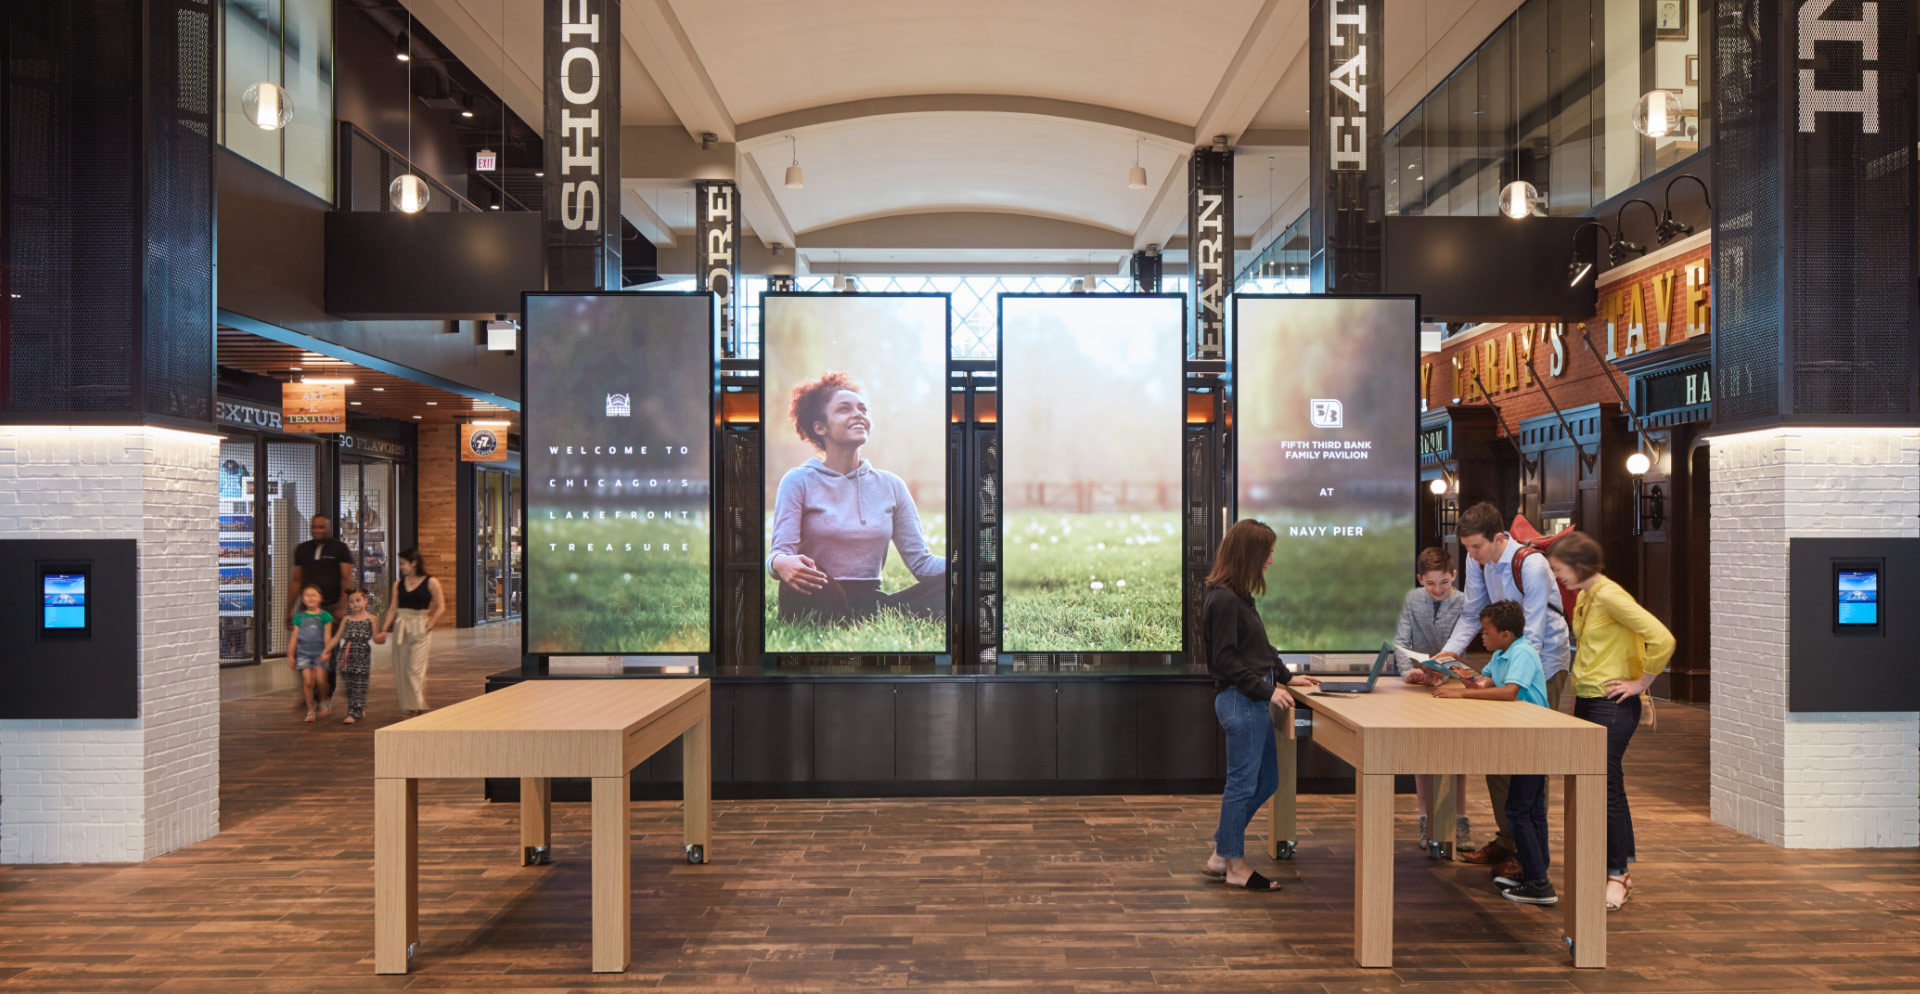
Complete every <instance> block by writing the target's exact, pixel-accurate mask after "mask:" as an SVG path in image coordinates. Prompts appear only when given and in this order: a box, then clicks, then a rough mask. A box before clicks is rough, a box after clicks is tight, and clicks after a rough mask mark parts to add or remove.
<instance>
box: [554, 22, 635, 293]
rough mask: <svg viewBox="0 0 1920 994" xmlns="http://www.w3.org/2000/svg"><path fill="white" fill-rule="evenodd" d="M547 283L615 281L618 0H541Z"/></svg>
mask: <svg viewBox="0 0 1920 994" xmlns="http://www.w3.org/2000/svg"><path fill="white" fill-rule="evenodd" d="M543 64H544V66H545V70H544V76H543V79H544V80H545V81H546V98H547V99H546V122H545V127H544V129H543V133H544V135H545V138H546V167H547V168H546V173H547V176H546V219H545V223H544V225H543V227H544V228H545V231H546V245H547V286H548V288H549V289H553V290H601V289H609V288H611V289H616V290H617V289H619V288H620V286H621V279H620V242H619V240H618V239H619V236H620V4H619V2H618V0H546V56H545V60H544V63H543Z"/></svg>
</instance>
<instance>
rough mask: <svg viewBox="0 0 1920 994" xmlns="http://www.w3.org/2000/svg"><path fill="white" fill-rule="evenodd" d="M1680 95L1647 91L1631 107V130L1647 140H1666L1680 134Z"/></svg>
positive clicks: (1670, 92) (1661, 91)
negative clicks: (1644, 136)
mask: <svg viewBox="0 0 1920 994" xmlns="http://www.w3.org/2000/svg"><path fill="white" fill-rule="evenodd" d="M1680 113H1681V108H1680V95H1679V94H1677V93H1675V92H1673V91H1672V90H1648V91H1647V92H1646V94H1645V95H1644V96H1642V97H1641V98H1640V101H1639V102H1638V103H1636V104H1634V105H1633V130H1635V131H1638V132H1640V133H1641V134H1643V135H1646V136H1647V137H1648V138H1668V137H1671V136H1673V135H1677V134H1679V133H1680V128H1681V124H1682V122H1681V120H1680Z"/></svg>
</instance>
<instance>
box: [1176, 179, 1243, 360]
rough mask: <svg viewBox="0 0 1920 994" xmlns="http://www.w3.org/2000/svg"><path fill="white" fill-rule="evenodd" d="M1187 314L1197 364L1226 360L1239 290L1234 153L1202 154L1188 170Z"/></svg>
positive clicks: (1190, 345) (1190, 351)
mask: <svg viewBox="0 0 1920 994" xmlns="http://www.w3.org/2000/svg"><path fill="white" fill-rule="evenodd" d="M1187 287H1188V290H1187V309H1188V310H1189V311H1191V312H1192V313H1193V339H1192V341H1190V342H1188V343H1187V354H1188V355H1189V356H1191V357H1193V358H1195V359H1224V358H1226V355H1227V351H1226V343H1227V296H1228V294H1229V293H1230V292H1231V291H1232V289H1233V153H1232V152H1231V151H1224V150H1221V149H1213V148H1203V149H1196V150H1195V151H1194V153H1193V159H1192V161H1191V162H1190V163H1189V165H1188V167H1187Z"/></svg>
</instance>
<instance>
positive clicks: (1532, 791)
mask: <svg viewBox="0 0 1920 994" xmlns="http://www.w3.org/2000/svg"><path fill="white" fill-rule="evenodd" d="M1506 815H1507V824H1508V825H1509V826H1511V827H1512V828H1513V849H1514V853H1515V854H1516V855H1518V856H1519V857H1520V882H1521V883H1528V884H1532V883H1539V882H1540V881H1542V880H1545V879H1547V861H1548V859H1549V857H1548V855H1547V778H1546V777H1545V776H1544V775H1542V774H1538V773H1526V774H1521V773H1516V774H1514V775H1513V776H1511V777H1508V778H1507V811H1506Z"/></svg>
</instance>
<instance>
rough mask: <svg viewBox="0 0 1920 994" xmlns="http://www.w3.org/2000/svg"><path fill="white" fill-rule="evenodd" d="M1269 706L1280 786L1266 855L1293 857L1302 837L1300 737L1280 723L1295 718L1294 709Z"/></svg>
mask: <svg viewBox="0 0 1920 994" xmlns="http://www.w3.org/2000/svg"><path fill="white" fill-rule="evenodd" d="M1267 708H1268V710H1269V711H1270V712H1271V713H1272V715H1273V720H1274V722H1276V724H1275V726H1274V729H1273V745H1274V751H1275V752H1277V753H1278V754H1279V758H1280V786H1279V787H1278V788H1277V789H1276V790H1274V792H1273V806H1272V807H1271V808H1270V809H1269V810H1270V812H1271V814H1270V815H1269V816H1268V817H1269V819H1270V822H1269V824H1268V826H1267V858H1268V859H1292V858H1293V847H1294V844H1295V843H1297V842H1298V841H1299V839H1300V831H1299V820H1298V819H1299V800H1300V765H1299V754H1300V740H1299V739H1298V738H1296V737H1294V736H1293V735H1290V734H1288V733H1289V732H1291V731H1293V727H1292V725H1291V724H1281V723H1283V722H1284V723H1291V722H1292V721H1293V715H1294V712H1293V710H1292V709H1287V710H1284V711H1283V710H1281V709H1280V708H1276V707H1274V706H1273V705H1271V704H1269V705H1267Z"/></svg>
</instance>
